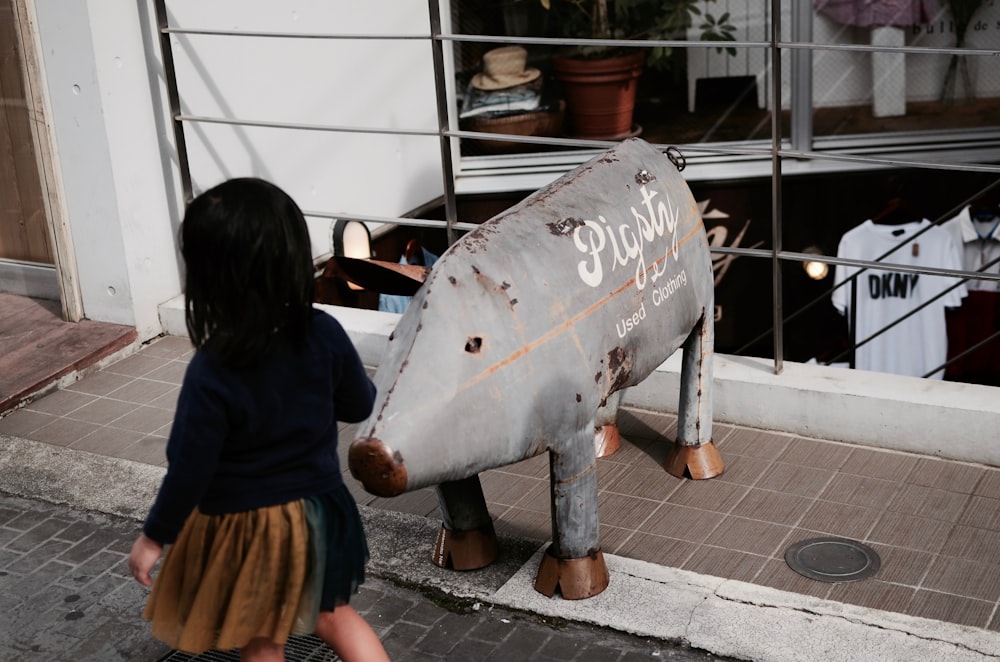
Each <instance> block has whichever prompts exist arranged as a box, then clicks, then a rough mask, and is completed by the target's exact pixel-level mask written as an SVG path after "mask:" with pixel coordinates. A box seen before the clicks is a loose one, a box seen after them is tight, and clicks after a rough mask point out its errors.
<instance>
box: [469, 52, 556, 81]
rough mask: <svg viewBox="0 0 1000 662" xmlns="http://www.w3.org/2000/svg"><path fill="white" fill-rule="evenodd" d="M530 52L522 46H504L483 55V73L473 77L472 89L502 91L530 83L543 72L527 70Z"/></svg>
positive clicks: (530, 68)
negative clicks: (526, 63)
mask: <svg viewBox="0 0 1000 662" xmlns="http://www.w3.org/2000/svg"><path fill="white" fill-rule="evenodd" d="M527 61H528V51H526V50H525V49H524V48H522V47H521V46H502V47H501V48H494V49H493V50H491V51H487V52H486V53H484V54H483V72H482V73H479V74H476V75H475V76H473V77H472V87H474V88H476V89H478V90H502V89H503V88H505V87H514V86H515V85H523V84H524V83H530V82H531V81H533V80H535V79H536V78H538V76H539V75H540V74H541V72H540V71H539V70H538V69H535V68H534V67H528V68H525V66H524V64H525V62H527Z"/></svg>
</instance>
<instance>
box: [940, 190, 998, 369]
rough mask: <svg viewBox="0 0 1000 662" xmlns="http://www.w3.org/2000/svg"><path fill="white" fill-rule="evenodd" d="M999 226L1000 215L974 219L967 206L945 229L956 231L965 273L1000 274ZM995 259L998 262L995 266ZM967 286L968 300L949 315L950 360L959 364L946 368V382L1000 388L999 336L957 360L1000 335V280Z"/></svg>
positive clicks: (954, 233)
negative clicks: (995, 335)
mask: <svg viewBox="0 0 1000 662" xmlns="http://www.w3.org/2000/svg"><path fill="white" fill-rule="evenodd" d="M998 226H1000V216H991V215H990V214H986V215H985V216H978V215H977V216H976V217H975V218H974V217H973V215H972V209H971V207H966V208H965V209H963V210H962V211H961V212H959V214H958V215H957V216H955V217H954V218H952V219H950V220H948V221H946V222H945V223H944V224H943V225H942V226H941V227H943V228H944V229H945V230H947V231H948V232H950V233H951V235H952V238H953V239H954V240H955V243H956V244H957V245H958V246H959V247H960V250H961V253H962V268H963V269H964V270H966V271H982V272H983V273H990V274H997V273H1000V236H998V235H1000V228H998ZM994 261H996V262H997V263H996V264H992V265H991V263H992V262H994ZM986 265H990V266H986ZM984 267H985V268H984ZM966 287H968V289H969V296H968V297H966V298H965V299H964V300H963V301H962V305H961V306H960V307H959V308H957V309H955V310H953V311H949V313H948V318H947V323H948V358H949V359H955V360H954V362H953V363H951V364H950V365H949V366H948V368H947V369H946V370H945V379H949V380H953V381H959V382H968V383H973V384H990V385H992V386H1000V338H994V339H993V340H991V341H989V342H988V343H987V344H985V345H983V346H982V347H979V348H978V349H976V350H974V351H971V352H969V353H967V354H965V355H964V356H961V358H957V359H956V358H955V357H958V356H960V355H962V354H963V353H965V352H966V350H969V349H971V348H972V347H975V346H976V345H978V344H979V343H981V342H983V341H985V340H987V339H988V338H990V337H991V336H992V335H993V334H995V333H996V332H997V331H1000V281H990V280H978V279H976V280H970V281H969V282H968V283H966Z"/></svg>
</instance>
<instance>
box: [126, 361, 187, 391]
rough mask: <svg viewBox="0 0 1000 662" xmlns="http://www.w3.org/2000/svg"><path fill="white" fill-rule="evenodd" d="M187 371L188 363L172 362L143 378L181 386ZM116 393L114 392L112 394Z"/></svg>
mask: <svg viewBox="0 0 1000 662" xmlns="http://www.w3.org/2000/svg"><path fill="white" fill-rule="evenodd" d="M186 371H187V363H186V362H181V361H171V362H169V363H167V364H166V365H164V366H162V367H160V368H157V369H155V370H151V371H150V372H147V373H146V374H145V375H143V377H144V378H145V379H152V380H155V381H159V382H167V383H168V384H174V385H175V386H180V385H181V383H183V381H184V373H185V372H186ZM113 393H114V391H112V394H113Z"/></svg>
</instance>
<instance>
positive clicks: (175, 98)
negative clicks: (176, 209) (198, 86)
mask: <svg viewBox="0 0 1000 662" xmlns="http://www.w3.org/2000/svg"><path fill="white" fill-rule="evenodd" d="M154 5H155V7H156V31H157V33H158V35H159V38H160V53H161V54H162V56H163V78H164V82H165V83H166V86H167V101H168V102H169V104H170V120H171V122H172V124H173V128H174V143H175V144H176V145H177V169H178V170H179V171H180V176H181V193H182V194H183V195H184V204H187V203H188V202H190V201H191V198H192V197H193V195H192V193H191V168H190V165H189V164H188V153H187V141H185V139H184V126H183V123H182V122H181V121H180V120H179V119H178V118H179V117H180V114H181V102H180V93H179V92H178V91H177V74H176V72H175V70H174V51H173V46H172V45H171V43H170V33H169V32H167V28H168V27H169V25H168V22H167V7H166V0H156V2H155V3H154Z"/></svg>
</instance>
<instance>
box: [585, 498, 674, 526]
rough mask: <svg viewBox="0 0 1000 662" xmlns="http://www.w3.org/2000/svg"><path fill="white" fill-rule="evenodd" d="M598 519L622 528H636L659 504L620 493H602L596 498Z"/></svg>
mask: <svg viewBox="0 0 1000 662" xmlns="http://www.w3.org/2000/svg"><path fill="white" fill-rule="evenodd" d="M597 505H598V510H599V512H600V521H602V522H608V523H609V524H613V525H614V526H618V527H621V528H623V529H638V528H639V527H640V526H641V525H642V523H643V522H645V521H646V520H647V519H648V518H649V517H650V515H652V514H653V511H654V510H656V508H657V506H658V505H659V503H658V502H656V501H650V500H649V499H639V498H637V497H630V496H625V495H622V494H611V493H605V494H602V495H601V497H600V499H599V500H598V504H597Z"/></svg>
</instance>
